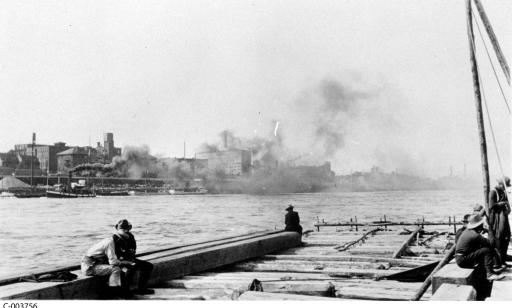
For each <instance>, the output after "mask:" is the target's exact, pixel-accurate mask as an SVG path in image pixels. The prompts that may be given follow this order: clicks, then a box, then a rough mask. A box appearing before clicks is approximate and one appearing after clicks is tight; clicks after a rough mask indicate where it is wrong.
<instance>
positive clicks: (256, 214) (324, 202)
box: [0, 190, 483, 276]
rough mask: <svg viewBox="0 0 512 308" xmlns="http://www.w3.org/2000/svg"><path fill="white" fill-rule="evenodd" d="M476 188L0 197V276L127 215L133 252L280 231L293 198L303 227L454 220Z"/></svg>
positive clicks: (48, 259) (60, 258) (50, 256)
mask: <svg viewBox="0 0 512 308" xmlns="http://www.w3.org/2000/svg"><path fill="white" fill-rule="evenodd" d="M482 200H483V198H482V197H481V191H480V190H473V191H390V192H351V193H314V194H313V193H312V194H286V195H272V196H254V195H195V196H170V195H168V196H165V195H160V196H127V197H97V198H83V199H47V198H34V199H17V198H0V245H1V248H2V252H1V253H0V276H6V275H11V274H24V273H28V272H32V271H34V270H39V269H45V268H48V267H52V266H58V265H63V264H69V263H75V264H78V263H79V262H80V259H81V256H82V255H83V253H84V252H85V251H86V250H87V248H88V247H89V246H91V245H92V244H94V243H95V242H96V241H98V240H100V239H102V238H103V237H105V236H108V235H109V234H111V232H112V230H113V226H114V224H115V223H116V222H117V221H118V220H119V219H121V218H127V219H128V220H130V222H132V224H133V230H132V232H133V233H134V235H135V237H136V238H137V243H138V252H144V251H148V250H154V249H158V248H159V247H163V246H172V245H175V244H183V243H191V242H198V241H203V240H208V239H215V238H222V237H226V236H230V235H237V234H244V233H248V232H252V231H262V230H274V229H282V228H284V214H285V208H286V206H287V205H288V204H289V203H292V204H293V205H294V206H295V208H296V210H297V211H298V212H299V215H300V217H301V224H302V226H303V227H304V230H308V229H313V224H314V223H315V222H316V220H317V217H318V218H319V219H325V221H328V222H339V221H343V222H345V221H348V220H349V219H350V218H351V217H354V216H357V219H358V221H359V222H365V221H366V222H367V221H372V220H379V218H381V217H383V216H384V215H386V217H387V219H388V220H392V221H413V220H416V219H421V218H422V217H423V216H424V217H425V219H426V220H443V221H447V220H448V216H449V215H452V216H453V215H456V217H457V219H458V220H460V219H461V217H462V216H463V215H464V214H465V213H467V212H470V211H471V210H472V206H473V205H474V204H475V203H482Z"/></svg>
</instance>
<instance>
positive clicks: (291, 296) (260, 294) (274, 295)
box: [238, 291, 341, 301]
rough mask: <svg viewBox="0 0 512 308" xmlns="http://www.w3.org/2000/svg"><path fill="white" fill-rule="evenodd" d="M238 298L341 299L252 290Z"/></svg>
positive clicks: (248, 299) (276, 299) (270, 299)
mask: <svg viewBox="0 0 512 308" xmlns="http://www.w3.org/2000/svg"><path fill="white" fill-rule="evenodd" d="M238 300H241V301H333V300H334V301H335V300H341V299H340V298H335V297H325V296H308V295H297V294H285V293H270V292H254V291H246V292H244V293H243V294H242V295H240V297H238Z"/></svg>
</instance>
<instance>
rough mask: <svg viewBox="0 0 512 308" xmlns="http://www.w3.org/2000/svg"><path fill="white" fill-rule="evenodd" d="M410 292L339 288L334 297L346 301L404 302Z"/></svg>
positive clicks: (409, 295) (409, 296)
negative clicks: (345, 299)
mask: <svg viewBox="0 0 512 308" xmlns="http://www.w3.org/2000/svg"><path fill="white" fill-rule="evenodd" d="M411 294H413V293H412V292H398V291H394V290H393V291H391V290H379V289H374V290H372V291H371V292H369V291H368V289H366V288H354V287H347V288H340V289H339V290H336V297H339V298H347V299H365V300H382V301H386V300H388V301H404V300H409V299H410V298H411Z"/></svg>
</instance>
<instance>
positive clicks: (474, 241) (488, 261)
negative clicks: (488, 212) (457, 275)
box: [455, 214, 503, 281]
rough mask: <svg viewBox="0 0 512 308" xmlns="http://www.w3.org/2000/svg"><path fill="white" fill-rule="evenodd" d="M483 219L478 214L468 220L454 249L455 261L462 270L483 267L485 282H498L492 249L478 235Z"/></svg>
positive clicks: (498, 271)
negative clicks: (477, 266) (485, 276)
mask: <svg viewBox="0 0 512 308" xmlns="http://www.w3.org/2000/svg"><path fill="white" fill-rule="evenodd" d="M483 224H484V219H483V217H482V216H480V214H474V215H471V216H470V217H469V219H468V225H467V229H466V230H464V232H462V234H461V235H460V237H459V239H458V241H457V243H456V247H455V260H456V261H457V264H458V265H459V266H460V267H462V268H473V267H474V266H475V265H477V264H478V265H483V266H484V268H485V272H486V274H487V280H489V281H493V280H499V279H502V278H503V276H501V275H499V274H500V272H501V270H502V269H500V270H495V269H493V266H494V249H493V248H492V247H491V244H490V242H489V241H488V240H487V239H486V238H485V237H483V236H482V235H480V233H482V231H483V230H484V227H483Z"/></svg>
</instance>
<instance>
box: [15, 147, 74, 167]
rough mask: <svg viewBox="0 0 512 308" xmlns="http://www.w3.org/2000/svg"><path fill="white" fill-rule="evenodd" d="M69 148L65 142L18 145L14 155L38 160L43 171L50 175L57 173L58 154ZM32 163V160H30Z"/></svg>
mask: <svg viewBox="0 0 512 308" xmlns="http://www.w3.org/2000/svg"><path fill="white" fill-rule="evenodd" d="M68 148H69V147H68V146H66V143H64V142H56V143H54V145H45V144H36V145H34V146H33V147H32V144H30V143H29V144H16V145H14V153H15V154H16V155H21V156H32V151H34V153H33V156H34V157H36V158H37V161H38V163H39V165H40V168H41V170H43V171H44V172H47V171H49V172H50V173H55V172H57V153H59V152H62V151H65V150H67V149H68ZM29 161H30V160H29Z"/></svg>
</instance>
